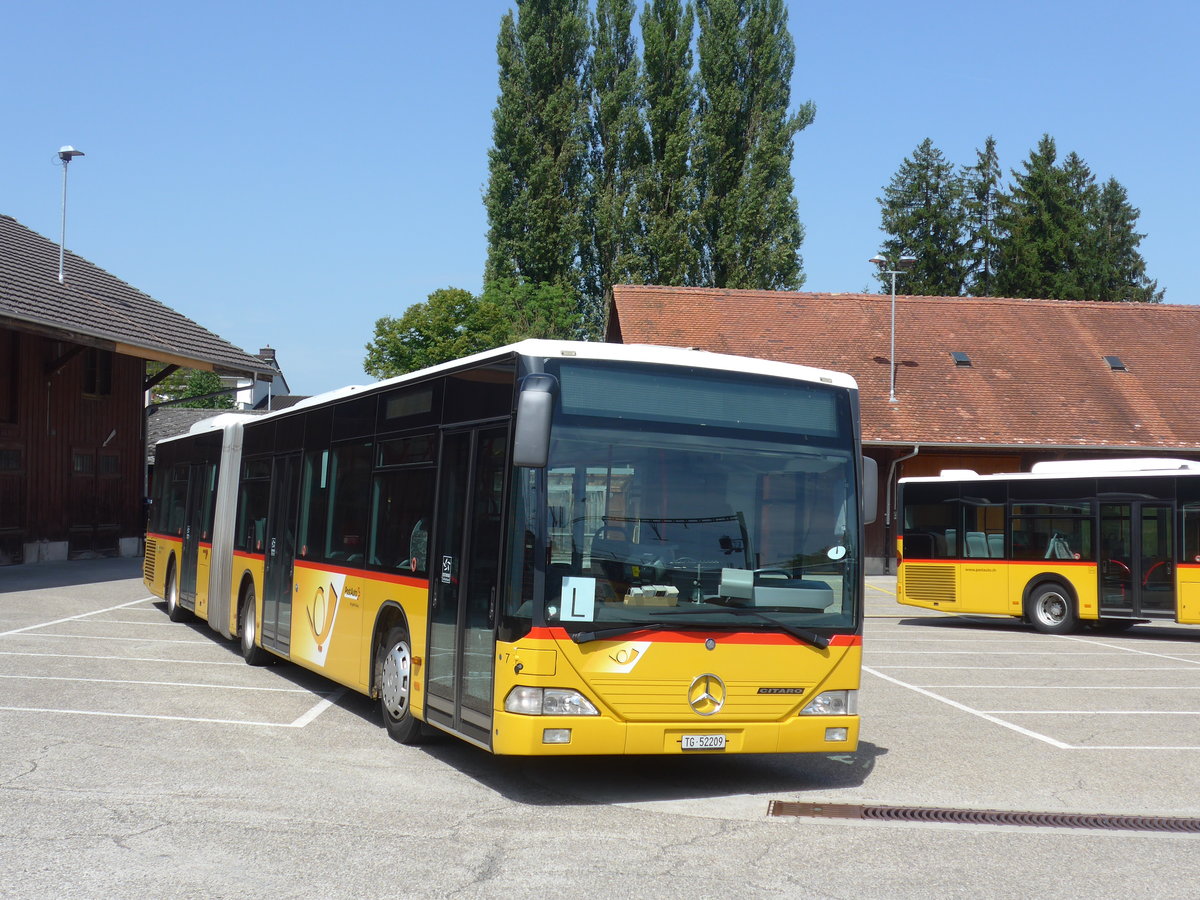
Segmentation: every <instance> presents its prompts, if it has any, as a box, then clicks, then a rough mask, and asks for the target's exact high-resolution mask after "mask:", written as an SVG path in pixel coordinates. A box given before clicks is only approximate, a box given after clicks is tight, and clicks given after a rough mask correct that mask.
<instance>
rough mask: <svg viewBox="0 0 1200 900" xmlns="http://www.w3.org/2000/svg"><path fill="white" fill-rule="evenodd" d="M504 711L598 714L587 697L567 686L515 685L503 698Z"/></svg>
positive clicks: (528, 714) (540, 714) (565, 714)
mask: <svg viewBox="0 0 1200 900" xmlns="http://www.w3.org/2000/svg"><path fill="white" fill-rule="evenodd" d="M504 711H505V712H510V713H519V714H520V715H522V716H598V715H600V710H598V709H596V707H595V706H593V705H592V704H591V702H590V701H589V700H588V698H587V697H585V696H583V694H581V693H579V691H573V690H570V689H567V688H540V687H525V686H520V685H519V686H517V687H515V688H513V689H512V690H511V691H509V692H508V696H507V697H505V698H504Z"/></svg>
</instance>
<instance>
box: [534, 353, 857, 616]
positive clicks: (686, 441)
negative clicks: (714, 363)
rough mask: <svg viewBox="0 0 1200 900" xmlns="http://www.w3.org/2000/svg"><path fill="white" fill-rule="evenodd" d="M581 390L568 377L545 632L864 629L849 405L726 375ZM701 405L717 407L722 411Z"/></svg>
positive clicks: (553, 479)
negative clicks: (615, 410) (716, 400)
mask: <svg viewBox="0 0 1200 900" xmlns="http://www.w3.org/2000/svg"><path fill="white" fill-rule="evenodd" d="M564 368H565V367H564ZM643 372H645V370H643ZM611 375H612V373H610V376H611ZM718 377H719V379H720V384H719V385H714V384H713V383H712V382H713V381H714V380H716V379H717V378H718ZM585 384H586V386H587V387H588V388H589V390H588V391H587V393H586V400H582V399H580V397H579V396H577V395H573V390H575V391H578V390H579V387H578V386H577V385H576V384H575V382H574V380H573V379H572V378H571V377H564V378H563V399H562V404H561V410H562V414H561V415H556V419H555V426H554V432H553V440H552V444H551V450H550V460H549V465H548V467H547V469H546V475H545V477H546V491H547V493H546V507H545V508H546V518H547V521H546V522H545V525H544V534H545V535H546V539H547V541H548V545H549V546H548V547H547V548H546V557H545V558H546V559H547V560H548V564H547V570H546V579H545V585H546V586H545V591H544V594H543V600H542V605H541V609H540V610H539V612H540V613H541V616H540V617H539V618H541V620H542V621H543V622H545V623H546V624H549V625H557V626H561V627H563V628H565V629H566V630H567V631H568V633H570V634H572V635H573V636H575V637H576V639H579V637H578V636H579V635H599V634H600V633H602V632H603V633H605V634H608V633H613V634H615V633H618V632H620V631H621V628H622V626H632V627H637V626H645V627H653V628H656V629H657V628H668V629H686V628H692V627H703V628H705V629H714V628H715V629H723V628H728V629H734V630H739V631H744V630H755V629H766V630H774V631H779V630H784V631H788V630H792V631H793V632H794V630H795V629H801V628H802V629H812V628H818V629H838V630H845V629H851V628H853V627H854V626H855V623H856V619H857V615H858V610H857V608H856V604H857V600H856V598H857V591H856V589H855V584H856V577H857V571H858V548H857V546H856V542H857V541H856V536H857V534H858V521H857V515H858V512H857V500H856V497H857V494H856V491H855V456H854V452H853V439H852V429H851V428H850V426H849V424H848V422H849V409H848V406H849V404H848V401H847V397H846V395H845V392H839V391H837V390H835V389H830V388H826V387H825V386H821V385H812V384H804V383H790V382H785V381H781V380H777V379H756V378H752V377H747V376H739V377H737V378H736V379H735V378H733V377H732V376H726V375H724V374H723V373H717V374H715V375H714V373H702V375H701V376H700V377H697V376H695V375H693V376H692V380H691V382H690V383H689V382H688V381H686V380H684V379H679V380H678V381H675V380H673V379H671V378H670V377H668V378H666V379H665V380H664V379H663V377H661V376H659V375H655V374H654V373H653V372H652V371H651V372H645V374H642V375H641V377H636V376H634V375H633V374H632V373H621V374H620V376H619V377H615V378H614V377H609V378H608V379H606V380H605V382H604V387H603V390H599V389H598V386H597V385H592V384H587V383H586V382H585ZM705 392H711V394H712V396H714V397H715V396H717V395H718V394H719V395H720V397H721V403H720V404H719V405H718V407H717V409H716V410H715V412H714V410H713V409H712V408H709V405H708V404H706V403H704V402H703V401H704V400H705V396H703V395H704V394H705ZM623 397H624V399H628V400H629V405H628V406H627V407H626V408H625V410H624V411H623V412H622V414H621V415H620V416H619V417H618V416H613V415H604V413H605V412H608V410H607V409H605V408H604V407H606V406H607V407H616V406H619V405H621V404H622V401H623ZM576 401H579V402H576ZM772 408H773V409H774V413H773V414H772V413H771V409H772ZM573 413H574V414H573ZM631 630H632V628H631Z"/></svg>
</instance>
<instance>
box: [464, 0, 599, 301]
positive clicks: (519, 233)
mask: <svg viewBox="0 0 1200 900" xmlns="http://www.w3.org/2000/svg"><path fill="white" fill-rule="evenodd" d="M517 10H518V14H517V15H516V16H514V14H513V13H512V12H509V13H506V14H505V15H504V17H503V18H502V19H501V22H500V35H499V38H498V40H497V45H496V52H497V58H498V62H499V67H500V95H499V98H498V100H497V103H496V109H495V111H494V112H493V114H492V117H493V132H492V135H493V145H492V148H491V150H490V151H489V152H488V168H489V174H488V185H487V191H486V195H485V199H484V203H485V206H486V208H487V217H488V253H487V263H486V266H485V269H484V283H485V284H489V283H491V282H493V281H497V280H501V279H508V280H511V281H513V282H514V283H516V282H521V283H530V284H542V283H545V284H550V285H557V286H559V287H560V288H562V289H564V290H567V291H571V292H572V293H574V294H575V295H576V296H577V297H582V296H583V290H584V287H585V280H584V271H583V266H584V261H585V259H586V258H588V257H589V256H590V246H589V245H590V238H589V237H588V235H587V232H586V227H585V225H586V208H587V205H588V202H587V193H588V191H587V188H588V185H587V162H588V108H587V92H586V88H585V84H584V65H585V62H586V58H587V49H588V22H587V3H586V0H517ZM589 299H590V300H591V302H592V303H593V304H594V303H595V302H598V301H596V298H594V297H592V298H589ZM588 318H589V321H590V320H591V319H594V314H593V315H589V317H588Z"/></svg>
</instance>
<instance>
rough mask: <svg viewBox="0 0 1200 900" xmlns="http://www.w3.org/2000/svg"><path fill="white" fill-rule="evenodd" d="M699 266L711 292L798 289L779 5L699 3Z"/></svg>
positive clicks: (800, 121) (798, 119)
mask: <svg viewBox="0 0 1200 900" xmlns="http://www.w3.org/2000/svg"><path fill="white" fill-rule="evenodd" d="M697 10H698V15H699V22H700V35H699V39H698V42H697V49H698V53H699V90H700V102H699V115H698V118H699V128H698V152H699V165H700V172H701V173H702V179H703V181H702V188H701V196H700V219H701V226H700V227H701V240H702V245H703V257H702V266H703V273H704V278H705V280H706V281H707V282H708V283H709V284H711V285H713V286H714V287H732V288H758V289H764V290H778V289H792V290H795V289H798V288H800V287H801V286H802V285H803V284H804V275H803V273H802V269H801V259H800V245H801V243H802V242H803V240H804V230H803V228H802V226H801V225H800V220H799V217H798V213H797V205H796V198H795V196H794V194H793V192H792V191H793V181H792V175H791V161H792V152H793V139H794V137H795V135H796V134H797V133H798V132H799V131H801V130H802V129H803V128H805V127H806V126H807V125H808V124H809V123H811V122H812V120H813V116H814V115H815V108H814V106H813V105H812V104H811V103H805V104H804V105H802V106H801V107H800V108H799V109H798V110H797V111H796V112H795V113H789V111H788V105H789V102H790V97H791V92H790V82H791V77H792V68H793V66H794V63H795V45H794V43H793V41H792V37H791V35H790V34H789V33H788V30H787V9H786V7H785V6H784V4H783V0H699V4H698V7H697Z"/></svg>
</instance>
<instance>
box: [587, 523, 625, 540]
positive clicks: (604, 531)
mask: <svg viewBox="0 0 1200 900" xmlns="http://www.w3.org/2000/svg"><path fill="white" fill-rule="evenodd" d="M610 531H613V532H616V533H617V535H618V537H609V536H608V533H609V532H610ZM592 540H593V541H628V540H629V532H628V531H626V530H625V529H624V528H622V527H621V526H620V525H607V524H605V525H601V526H600V527H599V528H597V529H596V533H595V534H593V535H592Z"/></svg>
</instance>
